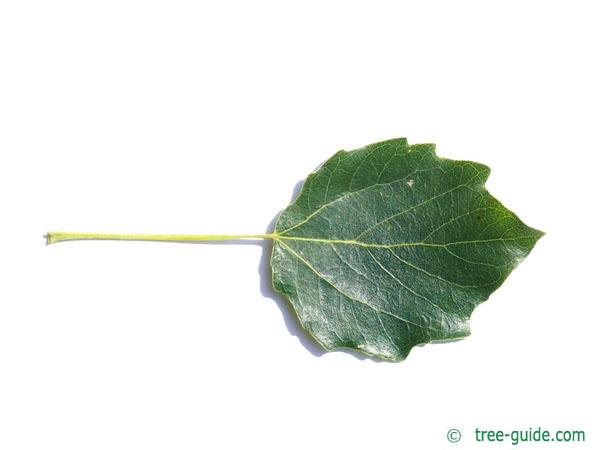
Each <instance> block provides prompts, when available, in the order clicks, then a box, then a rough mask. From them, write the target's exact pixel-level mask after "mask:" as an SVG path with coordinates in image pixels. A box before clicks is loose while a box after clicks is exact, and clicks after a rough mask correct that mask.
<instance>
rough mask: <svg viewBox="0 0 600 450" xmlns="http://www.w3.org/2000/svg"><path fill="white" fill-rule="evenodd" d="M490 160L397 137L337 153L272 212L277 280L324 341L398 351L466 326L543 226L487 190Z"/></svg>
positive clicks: (390, 354) (381, 352)
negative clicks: (449, 154)
mask: <svg viewBox="0 0 600 450" xmlns="http://www.w3.org/2000/svg"><path fill="white" fill-rule="evenodd" d="M489 172H490V170H489V168H488V167H486V166H484V165H482V164H478V163H474V162H469V161H453V160H448V159H443V158H439V157H437V156H436V154H435V146H434V145H433V144H421V145H408V144H407V142H406V140H405V139H394V140H390V141H386V142H381V143H377V144H373V145H369V146H367V147H364V148H361V149H358V150H354V151H340V152H338V153H336V154H335V155H334V156H333V157H331V158H330V159H329V160H327V161H326V162H325V163H324V164H323V165H322V166H321V167H320V168H319V169H318V170H316V171H315V172H313V173H311V174H310V175H309V176H308V177H307V179H306V181H305V183H304V185H303V188H302V190H301V192H300V194H299V195H298V197H297V199H296V200H295V201H294V202H293V203H292V204H291V205H290V206H288V207H287V208H286V209H285V210H284V211H283V212H282V213H281V215H280V217H279V219H278V221H277V224H276V227H275V241H274V247H273V255H272V259H271V266H272V270H273V284H274V286H275V289H276V290H277V291H279V292H281V293H282V294H284V295H285V296H287V297H288V298H289V300H290V302H291V303H292V305H293V307H294V310H295V311H296V314H297V315H298V317H299V319H300V322H301V324H302V326H303V327H304V328H305V329H306V330H307V331H308V332H309V333H310V334H311V335H312V336H314V338H315V339H316V340H317V341H318V342H320V343H321V344H322V345H323V347H325V348H326V349H334V348H339V347H349V348H354V349H358V350H360V351H362V352H364V353H367V354H370V355H374V356H377V357H381V358H385V359H390V360H400V359H403V358H405V357H406V356H407V355H408V353H409V351H410V350H411V348H412V347H414V346H415V345H418V344H421V343H426V342H430V341H433V340H447V339H455V338H460V337H464V336H467V335H468V334H469V318H470V316H471V313H472V312H473V309H474V308H475V307H476V306H477V305H478V304H480V303H481V302H483V301H485V300H486V299H487V298H488V297H489V295H490V294H491V293H492V292H493V291H494V290H495V289H497V288H498V287H499V286H500V285H501V284H502V282H503V281H504V280H505V279H506V277H507V276H508V275H509V274H510V272H511V271H512V270H513V269H514V268H515V267H516V266H517V265H518V264H519V263H520V262H521V261H522V260H523V258H525V257H526V256H527V255H528V254H529V252H530V251H531V249H532V248H533V246H534V245H535V243H536V241H537V240H538V239H539V238H540V237H541V236H542V235H543V233H542V232H540V231H537V230H535V229H533V228H530V227H528V226H527V225H525V224H524V223H523V222H522V221H521V220H519V218H518V217H517V216H516V215H515V214H514V213H512V212H511V211H509V210H508V209H506V208H505V207H504V206H503V205H502V204H501V203H500V202H499V201H498V200H496V199H495V198H494V197H492V196H491V195H490V194H489V193H488V192H487V190H486V189H485V187H484V183H485V181H486V179H487V177H488V175H489Z"/></svg>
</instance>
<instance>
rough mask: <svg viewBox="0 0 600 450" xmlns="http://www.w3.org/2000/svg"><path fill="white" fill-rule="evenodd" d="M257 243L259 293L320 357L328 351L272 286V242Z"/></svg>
mask: <svg viewBox="0 0 600 450" xmlns="http://www.w3.org/2000/svg"><path fill="white" fill-rule="evenodd" d="M303 184H304V180H300V181H298V182H297V183H296V184H295V186H294V189H293V193H292V197H291V199H290V203H291V202H293V201H294V200H295V199H296V197H298V194H299V193H300V190H301V189H302V185H303ZM280 213H281V211H280V212H278V213H277V214H276V215H275V217H273V218H272V219H271V221H270V222H269V225H268V226H267V229H266V230H265V233H272V232H273V231H274V229H275V223H276V222H277V218H278V217H279V214H280ZM259 245H260V246H261V247H262V253H261V258H260V262H259V264H258V274H259V277H260V291H261V294H262V295H263V297H265V298H269V299H271V300H273V301H274V302H275V304H276V305H277V307H278V308H279V310H280V311H281V315H282V316H283V321H284V323H285V326H286V328H287V330H288V332H289V333H290V334H291V335H292V336H295V337H296V338H298V340H299V341H300V343H301V344H302V345H303V346H304V348H306V349H307V350H308V351H309V352H310V353H311V354H312V355H314V356H316V357H319V358H320V357H321V356H323V355H324V354H326V353H328V351H327V350H325V349H324V348H323V347H322V346H321V345H320V344H319V343H318V342H317V341H316V340H315V339H314V338H313V337H312V336H311V335H310V334H308V332H307V331H306V330H305V329H304V328H303V327H302V325H301V324H300V320H299V319H298V316H297V315H296V313H295V312H294V309H293V308H292V305H291V303H290V302H289V301H288V300H287V299H286V298H285V297H284V296H283V295H281V294H279V293H278V292H277V291H275V289H274V288H273V282H272V279H273V278H272V273H271V264H270V261H271V252H272V249H273V242H272V241H271V240H264V241H259ZM334 351H335V352H339V353H346V354H348V355H352V356H354V357H355V358H357V359H359V360H361V361H364V360H371V361H373V362H376V363H382V362H387V361H384V360H382V359H379V358H376V357H373V356H370V355H367V354H364V353H361V352H359V351H357V350H354V349H351V348H338V349H335V350H334Z"/></svg>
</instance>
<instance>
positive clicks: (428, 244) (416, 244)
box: [274, 235, 537, 248]
mask: <svg viewBox="0 0 600 450" xmlns="http://www.w3.org/2000/svg"><path fill="white" fill-rule="evenodd" d="M535 237H537V236H536V235H527V236H516V237H512V238H494V239H476V240H471V241H456V242H447V243H445V244H444V243H434V242H399V243H395V244H377V243H370V242H362V241H357V240H354V239H325V238H313V237H303V236H282V235H275V237H274V239H275V240H289V241H305V242H318V243H322V244H340V245H356V246H359V247H367V248H397V247H442V248H446V247H448V246H450V245H461V244H480V243H486V242H505V241H516V240H519V239H529V238H535Z"/></svg>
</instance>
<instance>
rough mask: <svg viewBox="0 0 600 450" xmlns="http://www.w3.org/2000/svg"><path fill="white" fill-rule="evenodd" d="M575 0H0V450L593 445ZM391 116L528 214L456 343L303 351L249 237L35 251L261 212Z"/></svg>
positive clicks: (589, 167)
mask: <svg viewBox="0 0 600 450" xmlns="http://www.w3.org/2000/svg"><path fill="white" fill-rule="evenodd" d="M594 3H596V2H581V1H568V2H567V1H565V2H552V1H550V2H548V1H544V2H527V1H514V2H513V1H508V2H506V1H505V2H493V3H492V2H482V1H473V2H465V1H453V2H448V1H440V2H431V1H421V2H411V3H402V2H376V1H371V2H351V1H347V0H346V1H339V2H334V1H329V2H327V1H318V2H312V1H304V2H296V3H291V2H281V1H273V2H263V1H251V2H244V1H236V2H234V1H224V2H210V3H209V2H206V3H204V4H202V3H200V2H194V1H190V2H179V1H169V2H166V1H165V2H159V1H138V2H136V1H122V0H121V1H103V2H81V1H71V2H66V1H56V2H42V1H39V2H34V1H4V2H2V3H1V6H0V65H1V67H0V152H1V153H0V155H1V156H0V158H1V159H0V200H1V203H0V210H1V213H0V214H1V217H2V218H1V219H0V273H1V275H0V448H2V449H7V450H12V449H36V450H37V449H61V450H66V449H108V448H110V449H198V448H206V449H225V448H227V449H232V448H240V449H244V448H257V449H258V448H260V449H306V448H312V449H325V448H331V449H338V448H339V449H341V448H344V449H366V448H377V449H435V448H439V449H451V448H455V449H471V448H511V445H510V443H508V442H507V443H503V444H498V443H496V444H490V443H488V444H482V443H479V444H478V443H476V442H475V440H474V431H473V430H474V427H476V426H479V427H482V428H488V429H495V428H502V429H505V430H511V429H520V428H529V427H537V426H542V427H545V428H548V429H550V430H554V429H558V428H565V429H583V430H585V431H586V437H587V442H586V443H585V444H572V445H570V446H569V445H567V444H562V445H554V446H553V445H548V444H546V445H543V444H538V445H530V446H527V448H562V449H565V448H573V449H575V448H598V445H599V442H600V438H598V432H599V431H600V429H599V427H598V420H597V419H598V414H597V413H598V410H597V405H598V404H599V400H600V399H599V393H598V382H597V380H598V378H599V375H600V374H599V370H598V345H597V344H598V331H597V330H598V316H599V313H600V308H599V300H600V299H599V296H598V291H597V278H598V262H597V261H598V260H597V257H598V250H599V248H598V244H597V240H596V239H595V238H594V235H595V232H596V229H597V227H598V220H597V219H598V216H597V214H598V213H597V209H598V207H597V205H598V199H597V196H598V191H599V189H598V175H597V173H598V154H599V150H600V149H599V144H598V142H599V140H600V137H599V136H600V135H599V132H598V125H599V116H600V114H599V106H598V105H599V104H600V89H599V82H598V80H599V79H600V66H599V58H598V43H599V42H600V28H599V27H598V17H599V11H598V10H597V9H596V8H595V6H594ZM400 136H406V137H408V138H409V141H410V142H411V143H419V142H435V143H437V145H438V154H440V155H442V156H445V157H449V158H455V159H471V160H476V161H479V162H482V163H485V164H487V165H489V166H491V167H492V175H491V178H490V180H489V182H488V184H487V186H488V188H489V190H490V191H491V192H492V193H493V194H494V195H496V196H497V197H498V198H500V199H501V200H502V201H503V202H504V203H505V205H506V206H508V207H509V208H511V209H512V210H514V211H515V212H516V213H517V214H518V215H519V216H520V217H521V218H522V219H523V220H524V221H525V222H526V223H527V224H529V225H531V226H533V227H535V228H539V229H542V230H544V231H546V232H547V235H546V236H545V237H544V238H543V239H542V240H541V241H540V242H539V243H538V245H537V247H536V248H535V249H534V250H533V252H532V253H531V255H530V256H529V258H527V260H526V261H525V262H524V263H523V264H522V265H521V266H520V267H519V268H518V269H517V270H516V271H515V272H514V273H513V274H512V275H511V276H510V277H509V279H508V280H507V282H506V283H505V284H504V285H503V286H502V287H501V288H500V289H499V290H498V291H497V292H496V293H494V294H493V295H492V297H491V298H490V300H489V301H488V302H486V303H484V304H483V305H482V306H480V307H479V308H478V309H477V310H476V312H475V313H474V315H473V318H472V335H471V336H470V337H469V338H467V339H465V340H463V341H460V342H456V343H448V344H435V345H426V346H423V347H417V348H415V349H414V350H413V351H412V352H411V354H410V355H409V357H408V359H407V360H405V361H404V362H401V363H397V364H394V363H378V362H376V361H374V360H371V359H365V358H363V357H357V356H355V355H353V354H352V353H348V352H334V353H327V354H324V353H323V352H322V351H321V350H319V348H318V347H317V345H316V344H314V343H313V342H312V341H311V339H310V338H308V337H307V336H306V335H305V334H304V333H303V332H302V331H301V330H300V329H299V326H298V324H297V322H296V321H295V319H294V318H293V317H292V316H291V315H290V310H289V308H288V305H287V303H286V301H285V300H284V299H281V298H279V297H278V296H277V295H275V294H274V293H273V291H272V290H271V289H270V287H269V286H270V272H269V269H268V249H269V246H268V245H267V244H263V245H260V244H250V245H196V244H187V245H186V244H167V243H143V242H141V243H137V242H136V243H127V242H121V243H119V242H70V243H64V244H57V245H53V246H48V247H47V246H45V245H44V241H43V238H42V235H43V234H44V232H45V231H46V230H48V229H63V230H70V231H114V232H119V231H120V232H174V233H214V232H217V233H229V232H241V233H262V232H264V231H265V230H266V229H267V227H268V225H269V223H270V222H271V221H272V220H273V219H274V218H275V217H276V215H277V213H278V212H279V211H280V210H281V209H282V208H283V207H285V206H286V205H287V204H288V202H289V201H290V198H291V196H292V194H293V192H294V187H295V186H297V183H298V182H299V181H300V180H302V179H303V178H304V177H305V176H306V175H307V174H308V173H309V172H310V171H311V170H313V169H314V168H315V167H316V166H317V165H318V164H319V163H321V162H322V161H323V160H325V159H326V158H328V157H329V156H330V155H332V154H333V153H334V152H335V151H337V150H339V149H341V148H344V149H353V148H357V147H360V146H363V145H366V144H369V143H372V142H376V141H378V140H384V139H389V138H393V137H400ZM454 427H455V428H459V429H460V430H461V431H462V432H463V439H462V441H461V442H460V443H457V444H450V443H449V442H448V441H447V440H446V432H447V430H448V429H449V428H454ZM519 448H521V447H519Z"/></svg>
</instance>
